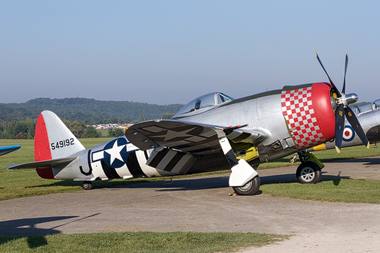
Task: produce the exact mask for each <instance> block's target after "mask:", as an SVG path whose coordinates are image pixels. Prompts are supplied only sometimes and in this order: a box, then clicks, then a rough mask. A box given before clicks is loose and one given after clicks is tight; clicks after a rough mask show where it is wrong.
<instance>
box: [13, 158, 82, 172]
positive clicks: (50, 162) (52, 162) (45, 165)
mask: <svg viewBox="0 0 380 253" xmlns="http://www.w3.org/2000/svg"><path fill="white" fill-rule="evenodd" d="M77 158H78V157H65V158H60V159H52V160H46V161H41V162H31V163H22V164H13V165H9V166H7V167H6V168H7V169H34V168H51V167H55V166H59V165H66V164H69V163H70V162H72V161H74V160H75V159H77Z"/></svg>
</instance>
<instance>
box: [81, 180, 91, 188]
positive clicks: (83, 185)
mask: <svg viewBox="0 0 380 253" xmlns="http://www.w3.org/2000/svg"><path fill="white" fill-rule="evenodd" d="M82 187H83V189H84V190H91V189H92V182H91V181H84V182H83V184H82Z"/></svg>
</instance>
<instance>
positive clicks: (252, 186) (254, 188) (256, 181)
mask: <svg viewBox="0 0 380 253" xmlns="http://www.w3.org/2000/svg"><path fill="white" fill-rule="evenodd" d="M232 189H234V191H235V192H236V194H238V195H255V194H256V193H257V192H258V191H259V189H260V177H259V176H258V175H257V176H256V177H255V178H253V179H252V180H250V181H249V182H248V183H246V184H245V185H243V186H235V187H232Z"/></svg>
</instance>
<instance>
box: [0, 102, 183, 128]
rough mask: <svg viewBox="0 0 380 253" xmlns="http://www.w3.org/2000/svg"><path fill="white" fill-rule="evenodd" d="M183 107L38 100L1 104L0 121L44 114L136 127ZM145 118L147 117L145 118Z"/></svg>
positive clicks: (24, 118)
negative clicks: (139, 123)
mask: <svg viewBox="0 0 380 253" xmlns="http://www.w3.org/2000/svg"><path fill="white" fill-rule="evenodd" d="M182 106H183V105H181V104H170V105H155V104H147V103H138V102H129V101H101V100H95V99H88V98H64V99H50V98H36V99H32V100H29V101H28V102H25V103H6V104H4V103H0V121H8V122H10V121H12V120H26V118H28V117H29V118H31V119H35V118H37V117H38V115H39V114H40V113H41V112H42V111H43V110H50V111H53V112H54V113H56V114H57V115H58V116H59V117H60V118H61V119H66V120H70V121H76V120H78V121H83V122H85V124H107V123H134V122H137V121H142V120H143V115H144V118H145V119H146V120H148V119H159V118H162V117H163V116H165V117H167V115H173V114H174V113H176V112H177V111H178V110H179V109H180V108H181V107H182ZM142 114H143V115H142Z"/></svg>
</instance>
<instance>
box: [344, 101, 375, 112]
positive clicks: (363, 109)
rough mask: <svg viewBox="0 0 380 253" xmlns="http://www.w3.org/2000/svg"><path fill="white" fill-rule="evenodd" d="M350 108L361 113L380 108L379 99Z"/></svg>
mask: <svg viewBox="0 0 380 253" xmlns="http://www.w3.org/2000/svg"><path fill="white" fill-rule="evenodd" d="M351 109H352V110H353V111H354V113H355V114H362V113H366V112H371V111H373V110H377V109H380V99H378V100H375V102H373V103H368V104H365V105H362V106H359V107H353V108H351Z"/></svg>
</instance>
